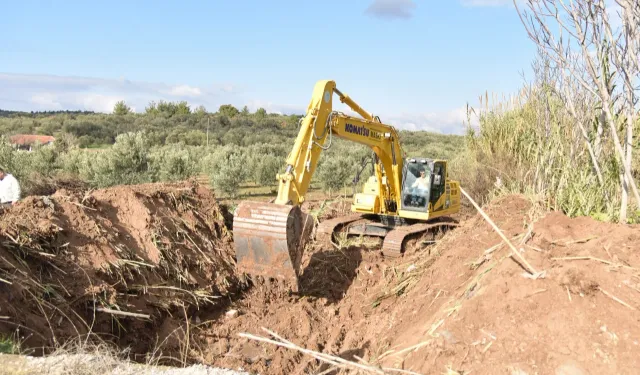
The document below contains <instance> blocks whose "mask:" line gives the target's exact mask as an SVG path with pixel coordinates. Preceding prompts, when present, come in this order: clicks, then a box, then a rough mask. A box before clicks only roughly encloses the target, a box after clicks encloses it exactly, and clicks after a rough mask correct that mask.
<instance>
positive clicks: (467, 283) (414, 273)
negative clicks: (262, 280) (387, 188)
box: [193, 196, 640, 374]
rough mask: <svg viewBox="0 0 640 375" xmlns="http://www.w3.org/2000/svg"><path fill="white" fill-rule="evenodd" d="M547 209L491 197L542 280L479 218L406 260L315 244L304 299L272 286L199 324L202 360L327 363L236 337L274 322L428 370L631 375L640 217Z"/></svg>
mask: <svg viewBox="0 0 640 375" xmlns="http://www.w3.org/2000/svg"><path fill="white" fill-rule="evenodd" d="M537 212H538V211H536V210H535V209H534V207H532V205H531V204H530V202H529V201H528V200H526V199H524V198H523V197H520V196H509V197H505V198H504V199H501V200H498V201H496V202H494V203H493V204H491V205H489V206H488V207H487V213H488V214H489V215H490V216H491V217H492V219H493V220H494V221H495V222H496V224H497V225H498V226H499V227H500V228H501V230H502V231H503V232H504V234H505V235H506V236H507V237H508V238H510V239H512V241H513V243H515V244H516V246H517V247H518V248H521V249H522V254H523V256H524V257H525V258H526V259H527V260H528V261H529V262H530V263H531V264H532V265H533V266H534V267H535V268H536V269H537V270H539V271H545V273H544V275H543V276H544V277H542V278H538V279H532V278H530V277H526V275H528V273H527V272H526V270H525V269H523V268H522V266H520V265H519V264H518V263H516V262H515V261H514V260H513V259H512V258H510V257H509V254H510V253H509V251H510V250H509V248H508V247H507V246H506V245H501V239H500V237H499V236H498V235H497V234H496V233H495V232H494V231H493V229H492V228H491V227H490V226H489V224H488V223H487V222H486V221H484V219H482V218H481V217H480V216H474V217H473V218H471V219H469V220H468V221H466V222H465V223H464V224H463V225H462V226H461V227H460V228H459V229H456V230H454V231H451V232H449V233H447V234H446V235H445V236H444V237H443V238H441V239H439V240H438V243H437V244H435V245H433V246H427V245H422V246H416V248H415V249H412V250H411V251H410V253H409V254H407V255H406V256H405V257H404V258H402V259H398V260H389V259H384V258H383V257H381V256H380V254H379V252H378V251H377V250H366V249H365V248H364V247H361V246H350V247H348V248H341V249H313V250H311V254H310V257H309V258H308V259H307V261H306V262H305V263H304V265H303V266H304V267H305V268H304V276H303V280H302V285H303V288H302V291H301V293H300V294H299V295H290V294H286V293H281V292H278V290H279V289H278V288H277V287H274V286H269V285H266V284H260V285H256V286H254V288H252V289H251V290H250V291H248V292H247V293H246V294H245V295H244V296H243V297H242V298H240V299H238V300H236V301H234V302H233V303H232V304H231V305H230V306H228V307H227V309H228V311H229V313H228V314H225V315H220V314H218V315H216V316H207V315H203V316H202V317H201V318H202V320H203V321H206V323H204V324H203V325H202V326H201V327H200V329H199V330H198V331H197V332H195V333H194V334H193V338H194V339H195V340H203V342H204V344H203V345H202V347H203V348H204V350H203V352H202V357H201V360H202V361H203V362H205V363H208V364H213V365H216V366H225V367H230V368H237V367H243V368H247V369H250V370H251V371H255V372H259V373H263V374H280V373H300V374H301V373H312V372H314V373H319V372H322V371H324V370H328V369H329V367H328V365H326V364H323V363H322V362H320V361H318V360H316V359H314V358H312V357H310V356H308V355H303V354H301V353H299V352H297V351H294V350H291V349H287V348H281V347H277V346H275V345H272V344H266V343H260V342H257V341H254V340H249V339H245V338H240V337H239V336H238V334H239V333H242V332H246V333H250V334H254V335H260V336H263V337H268V336H269V335H268V334H267V333H265V331H264V330H262V328H263V327H264V328H266V329H269V330H271V331H274V332H276V333H277V334H279V335H280V336H282V337H284V338H285V339H287V340H290V341H292V342H294V343H296V344H298V345H300V346H301V347H305V348H307V349H312V350H315V351H319V352H323V353H328V354H332V355H336V356H340V357H342V358H345V359H348V360H351V361H358V359H357V358H361V360H364V361H366V362H368V363H370V364H375V365H378V366H383V367H394V368H400V369H404V370H408V371H414V372H416V373H420V374H442V373H446V372H447V371H450V372H449V373H450V374H454V373H459V374H466V373H469V372H471V373H473V374H496V373H507V374H536V373H538V374H541V373H545V374H546V373H557V374H569V373H571V374H590V373H632V372H633V371H635V370H634V369H636V368H638V366H640V357H638V356H637V353H638V352H639V350H640V345H639V344H640V328H639V327H640V325H638V320H639V318H640V315H638V313H637V309H638V308H640V293H639V291H640V287H639V285H638V283H639V282H640V278H639V273H638V270H637V269H635V268H633V267H634V265H636V266H638V265H639V264H640V259H638V255H636V254H635V253H634V252H633V251H632V250H633V249H637V248H638V247H640V238H638V234H637V233H638V226H635V227H632V226H620V225H614V224H604V223H600V222H597V221H594V220H592V219H589V218H576V219H570V218H567V217H565V216H564V215H561V214H558V213H551V214H549V215H547V216H546V217H543V218H542V219H541V220H539V221H537V222H535V224H534V225H533V227H532V228H530V227H529V224H530V223H531V219H532V217H534V216H535V214H536V213H537ZM417 243H418V244H420V241H418V242H417ZM567 257H573V258H568V259H567ZM584 257H594V258H593V259H592V258H589V259H586V260H585V259H584ZM323 288H324V289H323ZM625 304H627V305H628V306H627V305H625ZM356 356H357V357H356ZM453 371H457V372H453ZM334 373H335V372H334ZM390 373H392V372H390Z"/></svg>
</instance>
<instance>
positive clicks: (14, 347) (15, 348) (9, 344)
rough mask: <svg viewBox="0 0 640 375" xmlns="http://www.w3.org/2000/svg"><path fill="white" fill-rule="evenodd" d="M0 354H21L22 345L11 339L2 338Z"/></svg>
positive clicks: (0, 338)
mask: <svg viewBox="0 0 640 375" xmlns="http://www.w3.org/2000/svg"><path fill="white" fill-rule="evenodd" d="M0 354H20V345H18V344H16V343H15V342H14V341H13V340H12V339H11V338H9V337H0Z"/></svg>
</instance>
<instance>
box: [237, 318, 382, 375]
mask: <svg viewBox="0 0 640 375" xmlns="http://www.w3.org/2000/svg"><path fill="white" fill-rule="evenodd" d="M262 329H263V330H265V331H267V332H269V334H271V335H272V336H274V337H276V338H278V339H279V340H282V341H275V340H271V339H268V338H265V337H261V336H254V335H251V334H249V333H238V336H240V337H244V338H248V339H252V340H256V341H262V342H266V343H270V344H274V345H278V346H282V347H285V348H289V349H293V350H297V351H299V352H302V353H305V354H308V355H310V356H312V357H314V358H316V359H319V360H321V361H325V362H327V363H329V364H332V365H334V366H337V367H355V368H358V369H361V370H366V371H370V372H375V373H377V374H384V371H382V370H381V369H379V368H377V367H373V366H365V365H362V364H359V363H357V362H352V361H347V360H345V359H342V358H340V357H335V356H331V355H328V354H323V353H318V352H315V351H313V350H309V349H305V348H301V347H299V346H297V345H296V344H294V343H292V342H289V341H287V340H285V339H283V338H281V337H280V336H278V335H277V334H275V333H273V332H271V331H269V330H267V329H265V328H262Z"/></svg>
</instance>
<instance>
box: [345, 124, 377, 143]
mask: <svg viewBox="0 0 640 375" xmlns="http://www.w3.org/2000/svg"><path fill="white" fill-rule="evenodd" d="M344 130H345V131H346V132H347V133H353V134H358V135H362V136H365V137H370V138H375V139H380V138H382V135H381V134H380V133H378V132H377V131H375V130H370V129H368V128H366V127H364V126H357V125H353V124H350V123H348V122H347V123H345V124H344Z"/></svg>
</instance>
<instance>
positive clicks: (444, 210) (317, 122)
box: [233, 80, 460, 285]
mask: <svg viewBox="0 0 640 375" xmlns="http://www.w3.org/2000/svg"><path fill="white" fill-rule="evenodd" d="M334 94H337V96H338V97H339V99H340V101H341V102H342V103H344V104H346V105H347V106H349V107H350V108H351V109H352V110H353V111H354V112H356V113H358V114H359V115H360V116H362V118H357V117H353V116H348V115H346V114H344V113H341V112H337V111H335V110H334V109H333V97H334ZM333 136H336V137H338V138H341V139H345V140H349V141H353V142H356V143H359V144H363V145H366V146H368V147H369V148H371V150H372V151H373V160H374V163H373V167H374V173H373V175H372V176H371V177H369V179H368V181H367V182H366V183H365V184H364V187H363V191H362V192H361V193H357V194H355V195H354V197H353V203H352V205H351V210H352V211H353V212H354V214H352V215H348V216H344V217H337V218H334V219H330V220H326V221H323V222H322V223H320V224H319V225H318V226H317V228H315V220H314V218H313V217H311V216H310V215H308V214H306V213H304V212H302V210H301V208H300V206H301V204H302V203H303V202H304V200H305V195H306V193H307V190H308V188H309V185H310V182H311V177H312V176H313V174H314V172H315V170H316V166H317V163H318V159H319V158H320V154H321V153H322V151H323V150H326V149H327V148H328V147H330V146H331V140H332V137H333ZM276 178H277V180H278V181H279V190H278V196H277V198H276V199H275V201H273V202H272V203H266V202H251V201H243V202H241V203H240V204H239V205H238V207H237V208H236V210H235V213H234V218H233V236H234V246H235V252H236V262H237V267H238V270H239V271H241V272H245V273H247V274H250V275H258V276H263V277H268V278H275V279H284V280H294V281H296V283H295V285H297V281H298V278H299V276H300V265H301V262H302V255H303V251H304V247H305V245H306V244H307V243H308V242H309V240H310V239H311V238H312V237H313V234H314V229H315V239H316V240H317V241H320V242H324V243H327V244H329V247H331V245H330V241H332V240H333V236H334V234H335V233H336V232H337V231H345V227H346V232H347V233H349V234H357V235H365V236H377V237H382V238H383V245H382V253H383V255H384V256H389V257H397V256H401V255H402V253H403V244H404V243H405V239H406V238H407V237H408V236H410V235H414V234H419V233H423V232H426V231H428V230H430V229H431V228H434V227H437V226H455V225H456V224H455V222H454V221H453V220H451V218H450V216H451V215H452V214H455V213H457V212H458V211H459V209H460V187H459V183H458V182H457V181H452V180H450V179H449V177H448V170H447V161H446V160H439V159H430V158H423V157H405V155H404V153H403V151H402V148H401V146H400V140H399V136H398V133H397V132H396V130H395V128H394V127H392V126H390V125H386V124H383V123H382V122H381V121H380V118H379V117H378V116H374V115H372V114H370V113H369V112H367V111H365V110H364V109H362V108H361V107H360V106H359V105H358V104H356V102H354V101H353V100H352V99H351V98H350V97H349V96H348V95H345V94H343V93H342V92H341V91H340V90H338V89H337V88H336V83H335V81H332V80H322V81H318V82H317V83H316V85H315V87H314V89H313V96H312V98H311V101H310V103H309V106H308V108H307V112H306V114H305V116H304V117H303V118H302V119H301V123H300V131H299V133H298V136H297V138H296V140H295V143H294V146H293V149H292V151H291V153H290V154H289V155H288V157H287V159H286V169H285V171H284V173H282V174H277V176H276Z"/></svg>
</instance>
